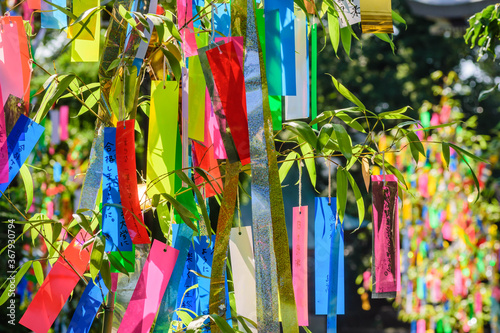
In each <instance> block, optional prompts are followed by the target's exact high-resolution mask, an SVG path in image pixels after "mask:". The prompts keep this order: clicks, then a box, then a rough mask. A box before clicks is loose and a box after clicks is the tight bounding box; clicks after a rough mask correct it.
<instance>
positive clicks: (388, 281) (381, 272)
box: [372, 175, 401, 298]
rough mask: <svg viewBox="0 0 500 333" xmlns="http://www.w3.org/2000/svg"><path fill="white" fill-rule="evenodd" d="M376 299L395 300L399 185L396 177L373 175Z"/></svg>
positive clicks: (374, 293) (398, 280) (397, 286)
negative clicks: (392, 298) (391, 298)
mask: <svg viewBox="0 0 500 333" xmlns="http://www.w3.org/2000/svg"><path fill="white" fill-rule="evenodd" d="M372 192H373V256H372V258H373V259H372V279H373V283H372V286H373V291H372V298H387V297H395V296H396V292H398V291H400V290H401V281H400V273H399V217H398V207H397V204H398V183H397V178H396V177H395V176H394V175H379V176H372Z"/></svg>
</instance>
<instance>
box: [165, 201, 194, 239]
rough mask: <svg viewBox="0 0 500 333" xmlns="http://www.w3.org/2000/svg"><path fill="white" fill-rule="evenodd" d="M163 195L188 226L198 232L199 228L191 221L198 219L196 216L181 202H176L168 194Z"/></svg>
mask: <svg viewBox="0 0 500 333" xmlns="http://www.w3.org/2000/svg"><path fill="white" fill-rule="evenodd" d="M162 195H163V196H164V197H165V198H166V199H167V200H168V202H170V204H171V205H172V206H174V209H175V210H176V211H177V213H179V216H180V217H181V219H182V221H184V223H186V224H187V226H188V227H190V228H191V229H193V230H194V231H196V232H197V231H198V228H197V227H196V226H195V225H194V224H193V222H191V219H196V216H194V215H193V213H191V212H190V211H189V209H187V208H186V207H184V206H183V205H182V204H181V203H180V202H179V201H177V200H175V199H174V198H173V197H172V196H171V195H170V194H167V193H162Z"/></svg>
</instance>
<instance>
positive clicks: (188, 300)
mask: <svg viewBox="0 0 500 333" xmlns="http://www.w3.org/2000/svg"><path fill="white" fill-rule="evenodd" d="M177 261H179V260H177ZM190 270H193V271H194V270H195V255H194V248H193V245H192V244H191V245H190V246H189V251H188V254H187V257H186V263H185V265H184V268H183V270H182V276H181V280H180V283H179V290H178V293H177V302H176V307H177V308H185V309H189V310H191V311H193V312H195V313H198V309H197V302H196V299H197V297H198V288H195V289H192V290H190V291H188V292H186V290H187V289H188V288H189V287H191V286H194V285H195V284H196V280H195V277H196V275H194V274H193V273H192V272H190ZM183 297H184V299H182V298H183ZM181 300H182V302H181ZM175 318H177V316H175Z"/></svg>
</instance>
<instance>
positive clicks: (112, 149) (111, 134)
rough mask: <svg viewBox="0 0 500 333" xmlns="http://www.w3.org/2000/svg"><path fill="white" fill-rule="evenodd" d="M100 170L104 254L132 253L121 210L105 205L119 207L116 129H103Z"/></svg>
mask: <svg viewBox="0 0 500 333" xmlns="http://www.w3.org/2000/svg"><path fill="white" fill-rule="evenodd" d="M103 154H104V156H103V164H102V166H103V170H102V176H103V177H102V203H103V209H102V233H103V235H104V236H105V237H106V248H105V251H106V252H110V251H117V250H120V251H132V240H131V239H130V235H129V233H128V229H127V225H126V223H125V218H124V216H123V209H122V208H119V207H116V206H108V205H106V204H115V205H121V199H120V191H119V188H118V167H117V166H116V128H115V127H106V128H104V148H103Z"/></svg>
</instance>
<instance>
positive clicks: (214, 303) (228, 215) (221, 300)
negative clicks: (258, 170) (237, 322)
mask: <svg viewBox="0 0 500 333" xmlns="http://www.w3.org/2000/svg"><path fill="white" fill-rule="evenodd" d="M240 165H241V164H240V163H232V164H229V165H226V182H225V186H224V203H223V204H222V206H221V209H220V212H219V220H218V222H217V236H216V238H215V245H214V256H213V264H212V274H211V276H210V297H209V300H210V313H215V314H218V315H219V316H222V317H224V314H225V312H226V311H225V309H224V306H225V304H226V303H228V304H229V299H226V297H225V296H226V293H227V288H226V286H225V281H226V278H225V276H226V258H227V249H228V246H229V236H230V233H231V226H232V224H233V216H234V210H235V207H236V196H237V193H238V182H239V174H240ZM227 319H229V318H227Z"/></svg>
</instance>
